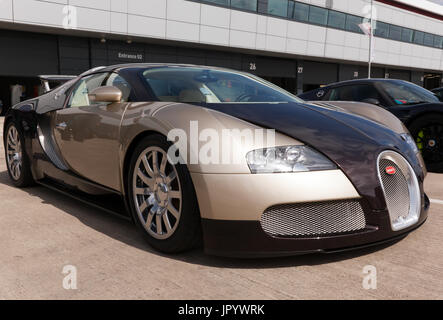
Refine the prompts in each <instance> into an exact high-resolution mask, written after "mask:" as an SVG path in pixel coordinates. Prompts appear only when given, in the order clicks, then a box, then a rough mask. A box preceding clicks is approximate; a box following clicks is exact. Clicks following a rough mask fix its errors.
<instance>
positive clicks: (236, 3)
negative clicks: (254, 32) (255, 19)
mask: <svg viewBox="0 0 443 320" xmlns="http://www.w3.org/2000/svg"><path fill="white" fill-rule="evenodd" d="M231 7H233V8H239V9H243V10H248V11H257V0H231Z"/></svg>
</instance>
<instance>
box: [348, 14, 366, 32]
mask: <svg viewBox="0 0 443 320" xmlns="http://www.w3.org/2000/svg"><path fill="white" fill-rule="evenodd" d="M362 23H363V18H361V17H357V16H351V15H348V16H347V17H346V30H348V31H353V32H359V33H362V31H361V29H360V27H359V25H360V24H362Z"/></svg>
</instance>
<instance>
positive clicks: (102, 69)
mask: <svg viewBox="0 0 443 320" xmlns="http://www.w3.org/2000/svg"><path fill="white" fill-rule="evenodd" d="M156 67H186V68H210V69H214V70H230V71H234V70H232V69H228V68H222V67H213V66H204V65H194V64H180V63H127V64H117V65H111V66H107V67H96V68H94V69H91V70H88V71H86V72H84V73H83V74H82V76H84V75H88V74H92V73H97V72H117V71H120V70H124V69H133V68H136V69H137V68H140V69H143V68H156Z"/></svg>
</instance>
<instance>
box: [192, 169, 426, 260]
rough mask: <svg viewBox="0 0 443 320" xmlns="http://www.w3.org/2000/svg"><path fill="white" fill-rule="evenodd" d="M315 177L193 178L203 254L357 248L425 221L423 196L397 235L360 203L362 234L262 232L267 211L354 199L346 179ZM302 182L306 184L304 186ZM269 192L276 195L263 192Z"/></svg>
mask: <svg viewBox="0 0 443 320" xmlns="http://www.w3.org/2000/svg"><path fill="white" fill-rule="evenodd" d="M317 174H318V175H317V176H316V175H312V173H309V174H307V175H298V174H295V175H292V176H291V175H288V176H287V177H283V176H280V175H268V176H266V175H264V176H262V177H260V176H259V175H257V176H253V175H200V174H193V180H194V185H195V186H196V192H197V197H198V199H199V203H200V211H201V214H202V227H203V239H204V247H205V252H206V253H208V254H212V255H218V256H229V257H243V258H248V257H274V256H291V255H298V254H306V253H314V252H335V251H343V250H351V249H358V248H361V247H367V246H371V245H377V244H380V243H384V242H388V241H394V240H396V239H398V238H401V237H404V236H406V235H407V234H408V233H410V232H411V231H413V230H415V229H417V228H418V227H419V226H421V225H422V224H423V223H424V222H425V221H426V219H427V215H428V210H429V206H430V202H429V199H428V197H427V196H426V195H425V194H424V193H422V201H421V203H422V207H421V213H420V218H419V221H418V222H417V223H415V224H414V225H413V226H411V227H409V228H406V229H403V230H400V231H397V232H395V231H393V230H392V227H391V221H390V217H389V214H388V211H387V210H374V209H372V208H371V207H370V206H369V204H368V202H367V201H365V199H363V198H360V200H361V205H362V208H363V211H364V214H365V218H366V227H365V228H364V229H362V230H358V231H355V232H348V233H341V234H330V235H324V236H315V237H309V236H303V237H294V236H291V237H277V236H272V235H270V234H268V233H266V232H265V231H264V230H263V228H262V225H261V223H260V218H261V215H262V214H263V212H264V210H266V209H267V208H269V207H270V206H273V205H276V204H281V203H291V202H309V201H324V200H337V199H352V198H355V197H356V195H357V197H358V193H357V192H356V191H355V189H354V188H353V186H352V184H350V183H349V184H350V185H348V182H349V181H348V180H347V178H346V176H344V175H343V176H340V174H338V172H337V173H336V174H334V177H335V178H334V179H322V178H325V176H324V174H325V172H319V173H317ZM329 174H331V172H329ZM331 177H332V176H330V177H329V178H331ZM343 177H344V179H343ZM251 179H252V180H251ZM262 179H265V180H266V181H264V180H262ZM305 179H309V183H307V181H308V180H305ZM196 182H197V183H196ZM338 182H340V183H338ZM337 183H338V184H337ZM209 186H212V187H209ZM275 188H278V189H277V190H280V192H277V191H275V192H269V190H274V189H275ZM212 192H213V193H212ZM310 197H315V199H312V198H310Z"/></svg>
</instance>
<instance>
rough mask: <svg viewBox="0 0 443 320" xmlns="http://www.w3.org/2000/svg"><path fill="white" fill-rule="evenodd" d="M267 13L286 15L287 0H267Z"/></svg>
mask: <svg viewBox="0 0 443 320" xmlns="http://www.w3.org/2000/svg"><path fill="white" fill-rule="evenodd" d="M268 13H269V14H272V15H275V16H280V17H287V16H288V0H268Z"/></svg>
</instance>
